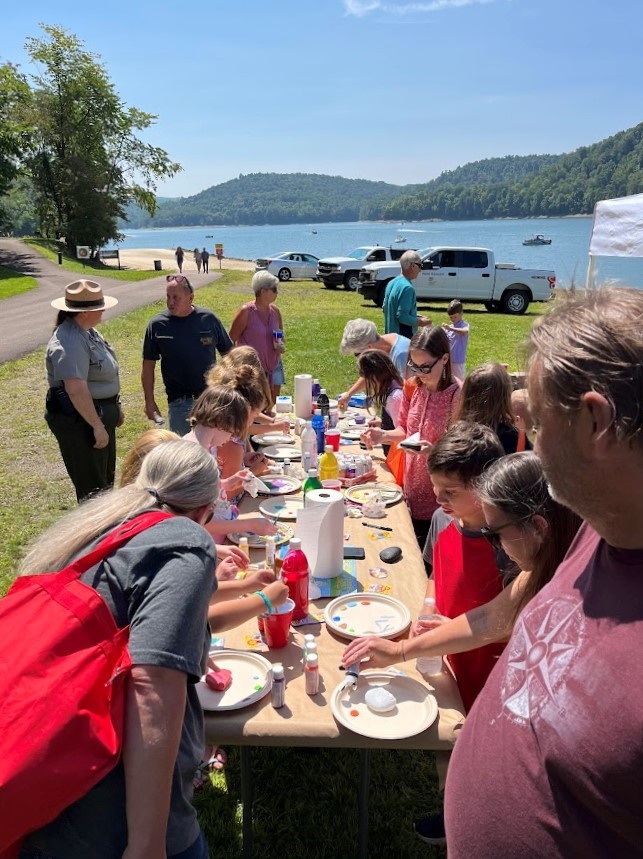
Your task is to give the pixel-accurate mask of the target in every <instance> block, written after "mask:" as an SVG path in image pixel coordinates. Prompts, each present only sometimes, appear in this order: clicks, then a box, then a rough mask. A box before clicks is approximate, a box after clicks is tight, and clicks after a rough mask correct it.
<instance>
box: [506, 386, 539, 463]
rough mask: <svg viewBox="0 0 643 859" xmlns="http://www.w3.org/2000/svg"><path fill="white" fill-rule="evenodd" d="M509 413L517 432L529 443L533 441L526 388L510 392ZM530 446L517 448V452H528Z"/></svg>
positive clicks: (532, 425)
mask: <svg viewBox="0 0 643 859" xmlns="http://www.w3.org/2000/svg"><path fill="white" fill-rule="evenodd" d="M511 411H512V412H513V416H514V423H515V424H516V427H517V428H518V432H519V433H521V434H523V435H524V437H525V439H527V440H529V442H531V441H533V439H532V434H533V430H534V419H533V418H532V416H531V409H530V408H529V394H528V393H527V389H526V388H518V389H517V390H515V391H512V392H511ZM530 446H531V445H530V444H529V443H527V442H526V443H525V446H524V447H520V446H519V447H518V450H528V449H529V447H530Z"/></svg>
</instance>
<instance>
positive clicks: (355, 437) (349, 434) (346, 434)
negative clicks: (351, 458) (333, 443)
mask: <svg viewBox="0 0 643 859" xmlns="http://www.w3.org/2000/svg"><path fill="white" fill-rule="evenodd" d="M365 429H366V427H363V428H362V429H355V428H354V427H351V428H350V429H347V430H340V431H339V434H340V435H341V437H342V438H349V439H350V440H351V441H359V440H360V438H361V436H362V433H363V432H364V430H365Z"/></svg>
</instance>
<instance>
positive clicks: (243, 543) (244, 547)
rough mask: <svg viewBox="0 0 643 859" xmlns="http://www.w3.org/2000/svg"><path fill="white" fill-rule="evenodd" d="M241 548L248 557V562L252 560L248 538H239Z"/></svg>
mask: <svg viewBox="0 0 643 859" xmlns="http://www.w3.org/2000/svg"><path fill="white" fill-rule="evenodd" d="M239 548H240V549H241V551H242V552H243V554H244V555H245V556H246V558H247V559H248V560H250V546H249V545H248V538H247V537H239Z"/></svg>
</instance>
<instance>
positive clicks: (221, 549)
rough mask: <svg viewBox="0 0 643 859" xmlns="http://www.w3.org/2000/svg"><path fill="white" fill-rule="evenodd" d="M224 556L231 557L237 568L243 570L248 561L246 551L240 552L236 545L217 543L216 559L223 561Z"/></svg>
mask: <svg viewBox="0 0 643 859" xmlns="http://www.w3.org/2000/svg"><path fill="white" fill-rule="evenodd" d="M226 558H232V559H233V561H234V562H235V564H236V565H237V569H238V570H245V569H246V568H247V566H248V564H249V563H250V561H249V560H248V558H247V556H246V553H245V552H242V551H241V549H240V548H239V547H238V546H227V545H221V544H219V545H217V559H218V560H219V561H225V559H226Z"/></svg>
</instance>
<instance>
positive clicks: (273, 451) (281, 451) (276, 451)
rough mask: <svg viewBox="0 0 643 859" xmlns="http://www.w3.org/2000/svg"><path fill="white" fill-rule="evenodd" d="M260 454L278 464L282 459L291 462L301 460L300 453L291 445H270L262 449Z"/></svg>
mask: <svg viewBox="0 0 643 859" xmlns="http://www.w3.org/2000/svg"><path fill="white" fill-rule="evenodd" d="M261 452H262V453H263V455H264V456H267V457H268V459H276V460H277V461H278V462H283V460H284V459H289V460H291V462H292V461H293V460H295V459H301V451H300V450H299V448H298V447H293V446H292V445H291V444H271V445H270V446H269V447H264V448H263V450H262V451H261Z"/></svg>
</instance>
